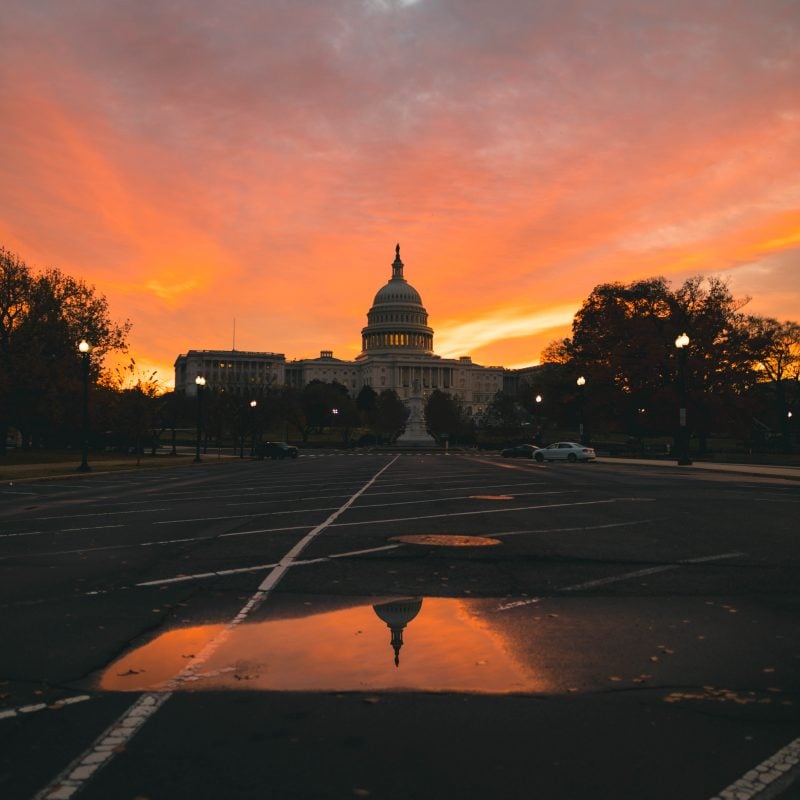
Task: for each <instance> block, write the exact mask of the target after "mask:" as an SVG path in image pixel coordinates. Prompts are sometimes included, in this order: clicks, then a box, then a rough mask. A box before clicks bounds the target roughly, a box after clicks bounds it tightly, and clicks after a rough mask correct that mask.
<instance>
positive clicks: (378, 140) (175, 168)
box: [0, 0, 800, 383]
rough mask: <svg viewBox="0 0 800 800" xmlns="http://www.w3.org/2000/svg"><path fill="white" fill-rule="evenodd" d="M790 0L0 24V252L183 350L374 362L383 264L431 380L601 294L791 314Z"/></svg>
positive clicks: (139, 334) (798, 114)
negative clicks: (718, 298) (644, 289)
mask: <svg viewBox="0 0 800 800" xmlns="http://www.w3.org/2000/svg"><path fill="white" fill-rule="evenodd" d="M798 41H800V3H798V2H795V0H758V2H755V0H753V1H752V2H743V1H742V0H738V1H737V0H663V1H662V2H658V0H638V1H637V0H603V2H599V0H598V1H597V2H595V1H594V0H583V2H581V1H580V0H574V1H570V0H491V2H489V0H485V1H484V2H479V0H416V1H415V0H283V1H280V0H229V1H228V2H225V3H220V2H211V1H210V0H170V1H169V2H167V1H166V0H164V1H161V2H160V1H159V0H154V1H153V2H121V1H115V0H70V2H63V0H58V1H56V0H53V2H47V1H46V0H4V2H3V13H2V23H1V24H0V45H1V46H0V65H1V66H0V98H1V102H2V112H3V113H2V120H1V121H0V176H1V177H2V192H0V244H2V245H3V246H4V247H6V248H7V249H9V250H12V251H13V252H16V253H17V254H19V255H20V257H21V258H23V259H24V260H25V261H26V262H27V263H28V264H29V265H30V266H32V267H34V268H44V267H49V266H57V267H60V268H61V269H62V270H64V271H65V272H67V273H69V274H72V275H75V276H77V277H82V278H84V279H86V280H87V281H88V282H89V283H92V284H94V285H95V286H96V288H97V290H98V291H99V292H100V293H102V294H105V295H106V296H107V297H108V299H109V302H110V306H111V314H112V316H113V317H114V318H116V319H119V320H122V319H125V318H128V319H130V320H131V321H132V322H133V331H132V334H131V337H130V343H131V352H132V354H133V355H135V356H136V358H137V361H138V362H139V364H141V365H142V367H143V368H149V367H151V366H152V367H158V368H159V369H160V371H161V376H162V378H163V380H164V382H165V383H168V382H171V380H172V364H173V362H174V360H175V357H176V356H177V355H178V354H179V353H183V352H186V351H187V350H188V349H190V348H193V349H201V348H229V347H230V346H231V344H232V332H233V320H234V318H235V320H236V348H237V349H239V350H267V351H276V352H281V353H285V354H286V356H287V358H289V359H292V358H305V357H311V356H316V355H318V354H319V351H320V350H322V349H332V350H333V351H334V355H336V356H338V357H340V358H347V359H350V358H353V357H354V356H356V355H357V354H358V352H359V351H360V345H361V340H360V330H361V328H362V327H363V326H364V325H365V324H366V312H367V310H368V309H369V307H370V305H371V303H372V299H373V297H374V295H375V292H376V291H377V290H378V289H379V288H380V287H381V286H382V285H383V284H384V283H385V282H386V281H387V280H388V278H389V277H390V275H391V268H390V264H391V262H392V260H393V258H394V246H395V243H396V242H399V243H400V245H401V255H402V258H403V261H404V262H405V275H406V278H407V279H408V280H409V282H410V283H411V284H412V285H413V286H414V287H415V288H416V289H417V290H418V291H419V292H420V294H421V295H422V299H423V303H424V304H425V306H426V308H427V310H428V312H429V315H430V319H429V322H430V324H431V326H432V327H433V329H434V332H435V335H434V347H435V349H436V352H437V353H439V354H440V355H443V356H458V355H472V356H473V358H474V360H475V361H477V362H478V363H482V364H487V365H489V364H502V365H504V366H508V367H514V366H523V365H527V364H532V363H535V362H536V361H537V360H538V358H539V354H540V352H541V350H542V348H543V347H544V346H545V345H546V344H547V343H548V342H550V341H551V340H553V339H555V338H558V337H562V336H565V335H568V334H569V325H570V323H571V320H572V316H573V314H574V313H575V311H576V310H577V309H578V308H579V307H580V304H581V302H582V301H583V300H584V299H585V298H586V296H587V295H588V294H589V292H590V291H591V290H592V288H593V287H594V286H595V285H597V284H599V283H603V282H609V281H631V280H633V279H636V278H646V277H651V276H654V275H664V276H665V277H667V278H668V279H670V280H671V281H673V282H675V283H678V282H680V281H682V280H684V279H685V278H686V277H688V276H691V275H696V274H703V275H712V274H713V275H721V276H726V277H728V278H729V281H730V286H731V288H732V290H733V292H734V293H735V294H736V295H737V296H751V297H752V300H751V302H750V304H749V306H748V309H749V310H750V311H751V312H752V313H758V314H763V315H769V316H775V317H778V318H779V319H794V320H797V319H798V318H800V313H798V309H800V169H799V167H800V48H798Z"/></svg>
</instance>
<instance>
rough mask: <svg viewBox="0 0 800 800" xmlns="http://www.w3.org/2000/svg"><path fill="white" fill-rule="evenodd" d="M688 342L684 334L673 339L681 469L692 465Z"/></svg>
mask: <svg viewBox="0 0 800 800" xmlns="http://www.w3.org/2000/svg"><path fill="white" fill-rule="evenodd" d="M689 341H690V340H689V337H688V336H687V335H686V333H685V332H684V333H682V334H681V335H680V336H678V338H677V339H675V347H677V348H678V406H679V409H678V464H679V465H680V466H682V467H686V466H690V465H691V463H692V460H691V459H690V458H689V429H688V427H687V426H686V404H687V403H686V353H687V350H686V348H687V347H688V346H689Z"/></svg>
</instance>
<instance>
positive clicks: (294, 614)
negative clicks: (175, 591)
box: [99, 539, 800, 711]
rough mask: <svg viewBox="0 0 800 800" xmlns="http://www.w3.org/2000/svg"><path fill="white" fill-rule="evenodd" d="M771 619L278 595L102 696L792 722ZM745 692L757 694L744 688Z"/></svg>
mask: <svg viewBox="0 0 800 800" xmlns="http://www.w3.org/2000/svg"><path fill="white" fill-rule="evenodd" d="M470 541H471V542H473V541H474V540H473V539H470ZM739 607H740V608H741V606H739ZM723 610H724V609H723ZM759 620H760V621H759ZM772 620H775V621H776V623H777V622H780V621H782V619H781V618H779V617H771V618H770V617H765V616H764V615H763V614H759V616H758V617H757V618H756V617H754V616H752V615H751V614H750V613H748V612H746V611H742V612H741V613H739V614H730V613H727V611H725V613H723V614H720V613H719V609H718V608H717V607H709V606H707V605H706V604H705V602H704V598H694V599H690V600H687V599H685V598H663V597H652V598H647V597H641V596H639V597H637V598H636V602H631V599H630V598H628V597H602V596H593V597H538V596H537V597H527V596H516V597H511V596H509V597H503V598H478V597H471V598H464V597H460V598H454V597H426V598H422V597H412V596H395V597H392V596H384V597H348V596H323V595H313V596H308V595H303V596H301V595H294V594H284V595H282V594H280V593H276V594H274V595H272V596H271V597H270V600H269V603H268V604H266V605H265V606H263V607H261V608H260V609H259V610H258V611H257V612H254V616H253V618H252V621H247V622H243V623H242V624H240V625H238V626H236V627H234V628H229V627H228V626H227V625H224V624H206V625H197V626H192V627H189V626H186V627H182V628H174V629H172V630H166V631H164V632H163V633H161V634H160V635H159V636H157V637H156V638H154V639H153V640H151V641H150V642H148V643H146V644H144V645H143V646H141V647H139V648H137V649H135V650H132V651H131V652H129V653H127V654H125V655H124V656H123V657H121V658H120V659H119V660H117V661H116V662H115V663H114V664H112V665H111V666H110V667H108V668H107V669H106V670H105V672H104V673H103V674H102V675H101V676H100V678H99V688H100V689H104V690H108V691H211V690H225V689H237V690H242V689H249V690H255V691H312V692H313V691H325V692H338V691H341V692H346V691H356V692H381V691H403V690H410V691H420V692H445V691H452V692H480V693H487V694H507V693H512V692H514V693H517V692H518V693H529V694H555V693H559V694H570V693H586V692H596V691H600V692H607V691H609V690H621V691H630V690H632V689H636V690H643V691H650V690H654V689H659V688H667V687H668V691H669V692H671V693H670V694H667V695H666V697H665V701H666V702H667V703H677V704H686V703H697V702H704V703H707V702H709V701H713V702H715V703H728V704H731V705H732V706H736V707H738V706H742V707H745V706H748V707H752V708H755V709H759V708H762V707H763V708H769V707H772V708H778V709H779V710H789V711H791V710H792V708H793V707H792V705H791V703H792V695H791V692H792V691H793V689H794V687H796V686H797V685H798V680H800V674H798V669H799V668H798V667H797V666H796V664H795V663H794V662H792V664H791V665H790V668H787V667H786V666H785V665H784V667H783V668H782V667H781V665H780V664H777V663H774V661H773V658H775V657H776V650H775V648H776V647H777V645H776V642H775V638H774V631H775V630H776V628H775V627H774V625H772V624H771V621H772ZM225 622H227V620H225ZM768 622H769V623H770V624H767V623H768ZM782 646H783V645H781V647H782ZM742 686H745V687H747V689H748V690H749V691H748V692H742V691H741V690H737V689H736V687H742ZM674 687H684V688H683V689H682V690H681V691H675V690H674ZM717 687H734V688H733V689H722V688H717ZM784 706H786V709H784V708H783V707H784Z"/></svg>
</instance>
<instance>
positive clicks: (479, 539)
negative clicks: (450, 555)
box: [389, 533, 500, 547]
mask: <svg viewBox="0 0 800 800" xmlns="http://www.w3.org/2000/svg"><path fill="white" fill-rule="evenodd" d="M389 541H391V542H402V543H403V544H421V545H428V546H429V547H487V546H489V545H493V544H500V540H499V539H490V538H489V537H488V536H455V535H447V534H437V533H419V534H412V535H409V536H392V537H391V538H390V539H389Z"/></svg>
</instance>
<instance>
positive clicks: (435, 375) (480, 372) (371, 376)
mask: <svg viewBox="0 0 800 800" xmlns="http://www.w3.org/2000/svg"><path fill="white" fill-rule="evenodd" d="M391 268H392V273H391V277H390V278H389V280H388V281H387V282H386V284H385V285H384V286H382V287H381V288H380V289H379V290H378V292H377V294H376V295H375V299H374V300H373V301H372V307H371V308H370V309H369V311H368V312H367V324H366V326H365V327H364V328H362V330H361V353H360V354H359V355H358V356H357V357H356V358H355V360H354V361H344V360H342V359H339V358H334V355H333V352H332V351H331V350H322V351H321V352H320V355H319V358H305V359H299V360H296V361H287V360H286V356H285V355H284V354H283V353H272V352H247V351H241V350H189V351H188V352H187V353H186V354H185V355H180V356H178V358H177V359H176V361H175V388H176V390H178V391H183V392H185V393H186V394H187V395H193V394H195V392H196V386H195V378H196V377H197V376H198V375H202V376H203V377H204V378H205V379H206V385H207V386H208V387H210V388H218V389H224V390H225V391H232V392H235V393H237V394H242V395H246V394H247V393H248V392H254V393H255V392H259V391H262V390H264V389H267V388H269V387H273V386H280V385H288V386H296V387H303V386H305V385H306V384H308V383H311V382H312V381H315V380H316V381H323V382H325V383H330V382H333V381H335V382H336V383H340V384H341V385H342V386H345V387H347V390H348V391H349V392H350V394H351V395H352V396H353V397H355V396H356V395H357V394H358V393H359V392H360V391H361V389H362V388H363V387H364V386H369V387H371V388H372V389H373V390H374V391H375V392H377V393H380V392H382V391H384V390H386V389H391V390H393V391H394V392H396V393H397V394H398V396H399V397H400V398H401V399H402V400H404V401H406V402H408V400H409V399H410V398H411V397H414V396H415V395H419V396H422V397H427V395H429V394H430V393H431V392H432V391H433V390H435V389H439V390H440V391H443V392H447V393H449V394H451V395H453V396H454V397H455V398H456V399H457V400H459V401H460V402H461V404H462V406H463V408H464V410H465V411H466V413H467V414H468V415H470V416H479V415H480V414H482V413H483V412H484V411H485V409H486V407H487V405H488V404H489V403H490V402H491V401H492V399H493V398H494V396H495V394H496V393H497V392H498V391H500V390H502V389H503V382H504V377H506V376H507V375H508V374H509V373H510V372H511V371H509V370H505V369H504V368H503V367H484V366H481V365H479V364H474V363H473V362H472V359H471V358H470V357H469V356H462V357H461V358H442V357H441V356H437V355H436V354H435V353H434V350H433V328H431V327H430V325H429V324H428V312H427V311H426V310H425V306H424V305H423V304H422V298H421V297H420V294H419V292H418V291H417V290H416V289H415V288H414V287H413V286H412V285H411V284H410V283H409V282H408V281H407V280H406V278H405V275H404V264H403V262H402V261H401V260H400V245H397V247H396V248H395V259H394V262H393V263H392V265H391ZM517 372H518V371H516V370H515V371H514V373H517Z"/></svg>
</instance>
